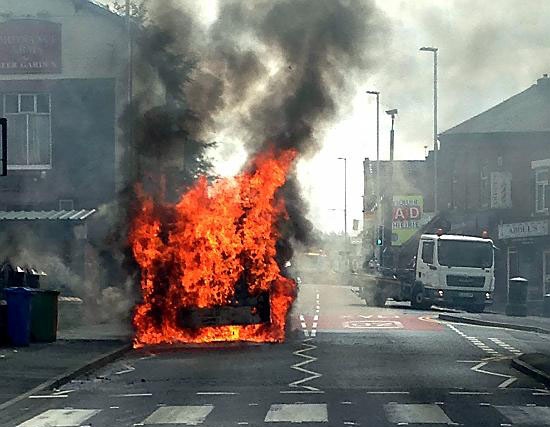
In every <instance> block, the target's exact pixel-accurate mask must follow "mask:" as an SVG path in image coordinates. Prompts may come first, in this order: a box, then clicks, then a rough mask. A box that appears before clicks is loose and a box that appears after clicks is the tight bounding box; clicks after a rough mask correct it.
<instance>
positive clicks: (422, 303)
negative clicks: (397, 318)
mask: <svg viewBox="0 0 550 427" xmlns="http://www.w3.org/2000/svg"><path fill="white" fill-rule="evenodd" d="M430 306H431V304H430V303H429V302H426V300H425V299H424V290H423V289H422V288H421V287H416V288H414V289H413V291H412V295H411V307H412V308H415V309H417V310H423V309H427V308H430Z"/></svg>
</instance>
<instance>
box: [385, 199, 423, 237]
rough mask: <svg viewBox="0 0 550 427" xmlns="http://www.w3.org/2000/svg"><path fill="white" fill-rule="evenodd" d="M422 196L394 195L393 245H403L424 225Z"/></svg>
mask: <svg viewBox="0 0 550 427" xmlns="http://www.w3.org/2000/svg"><path fill="white" fill-rule="evenodd" d="M423 210H424V200H423V198H422V196H420V195H417V196H393V213H392V214H393V216H392V245H393V246H401V245H402V244H403V243H405V242H406V241H407V240H409V239H410V238H411V237H412V236H413V235H414V233H416V232H417V230H418V229H419V228H420V227H421V226H422V213H423Z"/></svg>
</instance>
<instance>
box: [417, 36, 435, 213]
mask: <svg viewBox="0 0 550 427" xmlns="http://www.w3.org/2000/svg"><path fill="white" fill-rule="evenodd" d="M420 50H421V51H423V52H432V53H433V55H434V211H435V213H437V210H438V200H437V199H438V194H437V152H438V151H439V147H438V143H437V47H421V48H420Z"/></svg>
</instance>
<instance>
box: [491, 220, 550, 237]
mask: <svg viewBox="0 0 550 427" xmlns="http://www.w3.org/2000/svg"><path fill="white" fill-rule="evenodd" d="M547 235H548V221H547V220H546V221H527V222H516V223H513V224H500V225H499V226H498V238H499V239H513V238H522V237H537V236H547Z"/></svg>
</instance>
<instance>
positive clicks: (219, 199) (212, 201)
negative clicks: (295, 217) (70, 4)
mask: <svg viewBox="0 0 550 427" xmlns="http://www.w3.org/2000/svg"><path fill="white" fill-rule="evenodd" d="M296 154H297V153H296V152H295V151H294V150H290V149H289V150H279V151H277V150H269V151H267V152H264V153H260V154H258V155H257V156H256V157H255V158H254V159H253V160H252V161H251V162H250V164H249V166H248V168H247V169H246V171H245V172H242V173H241V174H240V175H238V176H236V177H234V178H228V179H220V180H217V181H215V182H214V183H212V184H209V183H208V182H207V180H206V179H205V178H201V179H200V180H199V181H198V182H197V183H196V184H195V185H194V187H192V188H191V189H190V190H189V191H187V192H186V193H185V194H184V195H183V196H182V197H181V199H180V200H179V201H178V202H177V203H175V204H170V203H167V202H161V201H158V200H154V199H153V197H151V196H148V195H146V194H145V192H144V191H143V190H140V189H138V203H139V205H138V209H137V214H136V216H135V218H134V221H133V224H132V227H131V230H130V244H131V247H132V250H133V254H134V258H135V260H136V262H137V263H138V265H139V267H140V270H141V292H142V302H141V304H139V305H138V306H137V307H136V311H135V315H134V326H135V329H136V336H135V346H138V347H139V346H143V345H151V344H171V343H199V342H210V341H255V342H280V341H282V340H284V336H285V325H286V317H287V314H288V311H289V309H290V307H291V304H292V302H293V301H294V299H295V296H296V283H295V281H294V280H292V279H290V278H287V277H285V276H284V275H283V271H282V269H284V263H283V265H282V266H281V265H279V263H278V262H277V241H278V239H279V238H280V231H279V227H280V225H281V224H282V223H283V222H284V221H285V218H286V217H287V212H286V207H285V202H284V199H283V198H282V197H280V195H279V194H278V192H279V190H280V189H281V187H282V186H283V185H284V184H285V182H286V179H287V175H288V173H289V171H290V169H291V168H292V166H293V163H294V160H295V158H296Z"/></svg>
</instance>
